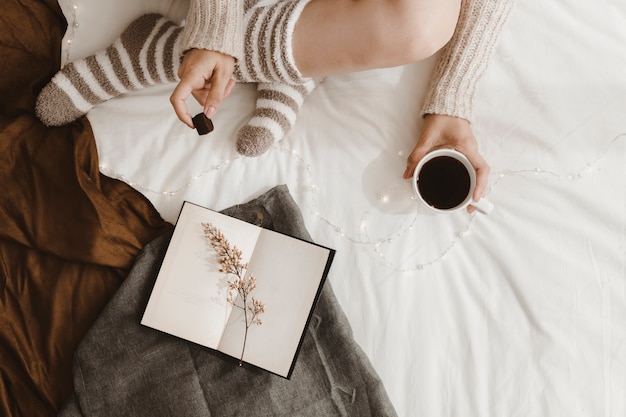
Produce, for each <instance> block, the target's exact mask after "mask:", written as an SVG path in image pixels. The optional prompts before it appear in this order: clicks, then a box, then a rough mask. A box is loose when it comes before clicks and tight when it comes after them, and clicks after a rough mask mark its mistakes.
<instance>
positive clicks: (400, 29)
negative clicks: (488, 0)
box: [373, 0, 461, 65]
mask: <svg viewBox="0 0 626 417" xmlns="http://www.w3.org/2000/svg"><path fill="white" fill-rule="evenodd" d="M377 3H378V5H379V7H382V10H380V11H379V13H377V14H376V18H375V19H376V20H375V22H374V25H373V27H374V33H373V36H374V37H375V38H374V39H375V40H374V42H373V44H374V45H375V48H374V53H375V54H377V55H380V58H381V59H383V60H387V61H389V63H390V64H391V65H402V64H407V63H410V62H415V61H420V60H422V59H426V58H428V57H430V56H431V55H433V54H435V53H436V52H437V51H438V50H440V49H441V48H442V47H444V46H445V45H446V43H448V41H449V40H450V38H452V35H453V34H454V30H455V28H456V24H457V21H458V17H459V11H460V3H461V2H460V0H435V1H432V0H384V1H377Z"/></svg>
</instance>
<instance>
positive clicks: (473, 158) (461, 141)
mask: <svg viewBox="0 0 626 417" xmlns="http://www.w3.org/2000/svg"><path fill="white" fill-rule="evenodd" d="M441 148H451V149H456V150H457V151H459V152H461V153H462V154H463V155H465V156H466V157H467V159H469V161H470V163H471V164H472V166H473V167H474V169H475V170H476V188H475V190H474V195H473V196H472V198H473V200H474V201H478V200H480V199H481V197H483V195H484V194H485V191H486V189H487V181H488V179H489V171H490V168H489V165H488V164H487V161H485V159H484V158H483V157H482V156H481V154H480V152H479V151H478V143H477V142H476V138H475V137H474V134H473V133H472V128H471V126H470V123H469V122H468V121H467V120H465V119H461V118H459V117H454V116H446V115H440V114H428V115H426V116H424V128H423V130H422V134H421V135H420V137H419V139H418V141H417V144H416V145H415V147H414V148H413V151H412V152H411V154H410V155H409V157H408V158H407V165H406V169H405V171H404V174H403V178H405V179H409V178H411V177H412V176H413V173H414V172H415V168H416V166H417V164H418V163H419V161H420V160H421V159H422V158H423V157H424V155H426V154H427V153H428V152H430V151H434V150H435V149H441ZM467 210H468V212H470V213H471V212H473V211H474V207H473V206H472V205H469V206H467Z"/></svg>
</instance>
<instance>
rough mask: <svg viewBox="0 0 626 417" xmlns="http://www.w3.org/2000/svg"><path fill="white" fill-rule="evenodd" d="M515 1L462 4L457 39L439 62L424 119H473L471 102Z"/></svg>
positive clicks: (466, 0) (482, 0)
mask: <svg viewBox="0 0 626 417" xmlns="http://www.w3.org/2000/svg"><path fill="white" fill-rule="evenodd" d="M513 3H514V0H463V1H462V4H461V12H460V15H459V21H458V23H457V27H456V29H455V32H454V35H453V36H452V39H451V40H450V42H448V44H447V45H446V46H445V47H444V48H443V49H442V50H441V51H440V54H439V56H438V58H437V60H436V63H435V67H434V69H433V74H432V77H431V80H430V84H429V86H428V89H427V91H426V98H425V101H424V106H423V108H422V115H426V114H445V115H449V116H456V117H460V118H463V119H466V120H470V119H471V117H472V100H473V98H474V92H475V90H476V84H477V83H478V80H479V79H480V77H481V76H482V75H483V73H484V72H485V69H486V68H487V65H488V63H489V59H490V57H491V53H492V51H493V49H494V46H495V44H496V41H497V39H498V36H499V35H500V32H501V30H502V27H503V25H504V23H505V21H506V20H507V18H508V15H509V13H510V10H511V8H512V6H513Z"/></svg>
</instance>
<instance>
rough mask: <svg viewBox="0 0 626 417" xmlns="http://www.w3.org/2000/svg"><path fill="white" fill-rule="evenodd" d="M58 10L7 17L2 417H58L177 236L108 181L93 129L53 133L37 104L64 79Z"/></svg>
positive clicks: (0, 102) (15, 7) (3, 45)
mask: <svg viewBox="0 0 626 417" xmlns="http://www.w3.org/2000/svg"><path fill="white" fill-rule="evenodd" d="M65 27H66V22H65V19H64V17H63V14H62V13H61V10H60V8H59V5H58V3H57V2H56V0H19V1H18V0H6V1H3V3H2V13H0V57H2V58H1V64H0V184H1V188H2V192H1V193H0V415H2V416H7V417H17V416H28V417H40V416H54V415H56V414H57V412H58V410H59V409H60V408H61V407H62V406H63V404H64V403H65V402H66V401H67V398H68V397H69V396H70V394H71V392H72V373H71V370H72V369H71V363H72V357H73V355H74V351H75V349H76V346H77V345H78V343H79V341H80V340H81V339H82V337H83V336H84V334H85V332H86V331H87V329H88V328H89V327H90V325H91V324H92V323H93V321H94V320H95V318H96V317H97V315H98V314H99V312H100V310H101V309H102V308H103V307H104V306H105V305H106V303H107V302H108V300H109V299H110V297H111V296H112V295H113V294H114V293H115V291H116V290H117V288H118V287H119V285H120V283H121V282H122V281H123V279H124V277H125V276H126V275H127V274H128V270H129V269H130V267H131V266H132V265H133V263H134V260H135V256H136V255H137V252H138V251H139V250H140V249H141V248H142V247H143V246H144V245H145V244H146V243H148V242H150V241H152V240H153V239H154V238H156V237H157V236H161V235H163V234H165V233H167V232H168V231H170V230H171V229H172V226H171V224H169V223H167V222H165V221H164V220H163V219H162V218H161V216H160V215H159V213H158V212H157V211H156V210H155V209H154V207H153V206H152V205H151V204H150V203H149V202H148V201H147V199H146V198H145V197H143V196H142V195H140V194H139V193H138V192H137V191H135V190H133V189H132V188H131V187H129V186H128V185H126V184H124V183H122V182H120V181H117V180H113V179H111V178H108V177H105V176H102V175H100V173H99V163H98V154H97V149H96V145H95V141H94V138H93V133H92V130H91V127H90V125H89V123H88V122H87V119H81V120H79V121H78V122H76V123H74V124H72V125H69V126H65V127H62V128H54V129H52V128H46V127H44V126H43V125H42V124H41V123H40V122H39V120H38V119H37V118H36V117H35V114H34V104H35V98H36V96H37V94H38V92H39V91H40V90H41V88H42V87H43V86H44V85H45V84H46V83H47V82H48V81H49V80H50V78H51V77H52V75H54V73H55V72H56V71H58V68H59V65H60V45H61V39H62V37H63V33H64V31H65Z"/></svg>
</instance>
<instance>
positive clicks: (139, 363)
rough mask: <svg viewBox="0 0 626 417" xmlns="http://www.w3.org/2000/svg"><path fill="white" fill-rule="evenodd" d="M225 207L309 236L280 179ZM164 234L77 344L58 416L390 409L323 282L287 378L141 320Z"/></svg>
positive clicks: (362, 414) (376, 412) (374, 412)
mask: <svg viewBox="0 0 626 417" xmlns="http://www.w3.org/2000/svg"><path fill="white" fill-rule="evenodd" d="M225 213H226V214H228V215H231V216H233V217H237V218H240V219H242V220H245V221H248V222H251V223H259V222H260V221H262V227H265V228H268V229H273V230H276V231H278V232H281V233H285V234H289V235H292V236H294V237H297V238H300V239H304V240H308V241H310V240H311V237H310V236H309V234H308V232H307V231H306V228H305V227H304V222H303V220H302V217H301V215H300V211H299V209H298V207H297V205H296V204H295V202H294V201H293V199H292V198H291V195H290V194H289V191H288V189H287V187H286V186H278V187H275V188H273V189H272V190H270V191H268V192H267V193H265V194H264V195H262V196H261V197H259V198H257V199H255V200H253V201H251V202H249V203H247V204H243V205H237V206H234V207H232V208H230V209H227V210H225ZM170 237H171V235H167V236H163V237H160V238H158V239H157V240H155V241H154V242H152V243H150V244H149V245H148V246H146V247H145V248H144V249H143V250H142V252H141V253H140V255H139V256H138V258H137V262H136V263H135V265H134V267H133V268H132V270H131V272H130V274H129V276H128V278H127V279H126V280H125V282H124V283H123V284H122V286H121V287H120V289H119V291H118V292H117V293H116V294H115V296H114V297H113V298H112V300H111V302H110V303H109V304H108V305H107V307H106V309H105V310H104V311H103V313H102V315H101V316H100V317H99V318H98V320H97V321H96V323H95V324H94V326H93V327H92V328H91V329H90V331H89V332H88V334H87V336H86V337H85V339H84V340H83V342H82V343H81V345H80V347H79V348H78V351H77V355H76V360H75V364H74V388H75V392H76V396H75V397H73V398H72V400H71V401H70V402H68V404H67V406H66V408H65V409H64V410H63V412H62V413H61V416H62V417H81V416H85V417H86V416H90V417H91V416H108V417H115V416H135V417H137V416H146V417H148V416H150V417H158V416H170V415H175V416H187V417H193V416H220V417H228V416H241V415H253V416H290V417H294V416H311V417H313V416H316V417H320V416H359V417H367V416H376V417H384V416H395V415H396V413H395V410H394V408H393V406H392V405H391V403H390V401H389V399H388V397H387V393H386V391H385V388H384V387H383V385H382V383H381V381H380V379H379V377H378V375H377V374H376V372H375V371H374V369H373V368H372V366H371V364H370V362H369V360H368V358H367V357H366V356H365V354H364V353H363V351H362V350H361V349H360V348H359V346H358V345H357V344H356V342H355V341H354V339H353V338H352V331H351V328H350V325H349V324H348V321H347V318H346V316H345V315H344V313H343V311H342V310H341V308H340V307H339V305H338V303H337V300H336V299H335V296H334V294H333V291H332V288H331V285H330V282H328V281H327V282H326V283H325V285H324V287H323V290H322V292H321V295H320V299H319V302H318V304H317V305H316V306H315V309H314V314H313V316H312V320H311V322H310V324H309V327H308V329H307V331H306V335H305V338H304V341H303V345H302V347H301V351H300V354H299V356H298V359H297V362H296V365H295V368H294V371H293V374H292V376H291V379H289V380H287V379H285V378H282V377H279V376H276V375H274V374H272V373H270V372H267V371H264V370H261V369H258V368H255V367H253V366H250V365H247V364H244V366H243V367H239V366H238V360H237V359H235V358H231V357H229V356H227V355H224V354H221V353H219V352H217V351H214V350H212V349H208V348H204V347H202V346H199V345H195V344H193V343H190V342H187V341H185V340H182V339H179V338H176V337H173V336H170V335H168V334H165V333H162V332H159V331H156V330H154V329H151V328H148V327H145V326H142V325H141V324H140V320H141V317H142V315H143V311H144V309H145V306H146V304H147V302H148V298H149V297H150V293H151V291H152V288H153V286H154V282H155V280H156V276H157V274H158V271H159V268H160V265H161V262H162V260H163V257H164V255H165V251H166V249H167V244H168V242H169V238H170ZM331 273H332V268H331Z"/></svg>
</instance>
